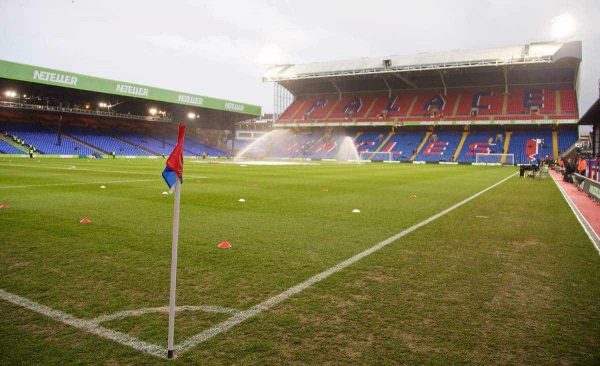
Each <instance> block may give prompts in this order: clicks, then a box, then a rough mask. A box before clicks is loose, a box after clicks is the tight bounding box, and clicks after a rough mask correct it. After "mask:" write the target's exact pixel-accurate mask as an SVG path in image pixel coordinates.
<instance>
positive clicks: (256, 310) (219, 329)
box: [175, 173, 518, 353]
mask: <svg viewBox="0 0 600 366" xmlns="http://www.w3.org/2000/svg"><path fill="white" fill-rule="evenodd" d="M517 174H518V173H514V174H511V175H509V176H508V177H506V178H504V179H502V180H500V181H499V182H497V183H495V184H492V185H491V186H489V187H487V188H485V189H483V190H481V191H479V192H477V193H475V194H474V195H472V196H470V197H468V198H466V199H464V200H462V201H460V202H458V203H456V204H454V205H452V206H450V207H448V208H447V209H445V210H443V211H440V212H439V213H437V214H435V215H433V216H431V217H429V218H427V219H425V220H423V221H421V222H419V223H418V224H415V225H413V226H411V227H409V228H408V229H405V230H403V231H401V232H399V233H398V234H396V235H393V236H391V237H389V238H387V239H385V240H383V241H381V242H379V243H377V244H375V245H374V246H372V247H370V248H368V249H366V250H364V251H362V252H360V253H358V254H356V255H354V256H352V257H350V258H348V259H346V260H345V261H342V262H340V263H338V264H336V265H335V266H333V267H331V268H329V269H327V270H325V271H323V272H321V273H319V274H316V275H314V276H312V277H310V278H309V279H307V280H306V281H304V282H301V283H299V284H297V285H295V286H292V287H290V288H288V289H287V290H285V291H283V292H282V293H280V294H278V295H275V296H273V297H271V298H269V299H267V300H265V301H263V302H261V303H259V304H257V305H254V306H252V307H251V308H249V309H247V310H244V311H240V312H239V313H237V314H235V315H233V316H232V317H231V318H229V319H227V320H225V321H223V322H221V323H219V324H217V325H215V326H213V327H211V328H209V329H206V330H205V331H203V332H201V333H198V334H196V335H194V336H192V337H190V338H188V339H186V340H185V341H183V342H182V343H181V344H179V345H177V346H175V352H176V353H183V352H185V351H187V350H189V349H191V348H193V347H195V346H197V345H198V344H200V343H202V342H205V341H207V340H209V339H210V338H212V337H214V336H216V335H218V334H221V333H224V332H226V331H228V330H229V329H231V328H233V327H234V326H236V325H238V324H240V323H242V322H244V321H245V320H247V319H248V318H250V317H253V316H255V315H258V314H260V313H262V312H265V311H267V310H269V309H271V308H272V307H274V306H275V305H277V304H279V303H281V302H283V301H285V300H287V299H288V298H290V297H292V296H294V295H296V294H298V293H300V292H302V291H304V290H306V289H307V288H309V287H312V286H313V285H314V284H316V283H318V282H321V281H323V280H324V279H326V278H328V277H329V276H331V275H333V274H334V273H336V272H339V271H341V270H343V269H344V268H346V267H349V266H351V265H352V264H354V263H356V262H358V261H359V260H361V259H363V258H365V257H367V256H369V255H371V254H373V253H375V252H377V251H378V250H380V249H382V248H384V247H386V246H388V245H390V244H392V243H393V242H395V241H396V240H398V239H400V238H402V237H404V236H406V235H408V234H410V233H412V232H413V231H415V230H417V229H419V228H421V227H423V226H425V225H427V224H429V223H431V222H432V221H435V220H437V219H439V218H440V217H442V216H444V215H446V214H447V213H449V212H451V211H454V210H455V209H457V208H459V207H461V206H463V205H464V204H466V203H468V202H470V201H472V200H474V199H475V198H477V197H479V196H481V195H482V194H484V193H485V192H487V191H489V190H491V189H494V188H495V187H497V186H499V185H500V184H502V183H504V182H506V181H507V180H509V179H510V178H512V177H514V176H515V175H517Z"/></svg>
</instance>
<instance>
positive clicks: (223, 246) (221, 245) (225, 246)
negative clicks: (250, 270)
mask: <svg viewBox="0 0 600 366" xmlns="http://www.w3.org/2000/svg"><path fill="white" fill-rule="evenodd" d="M218 247H219V248H221V249H229V248H231V244H229V242H228V241H222V242H220V243H219V245H218Z"/></svg>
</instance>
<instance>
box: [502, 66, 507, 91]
mask: <svg viewBox="0 0 600 366" xmlns="http://www.w3.org/2000/svg"><path fill="white" fill-rule="evenodd" d="M502 71H503V73H504V94H508V67H507V66H504V67H503V68H502Z"/></svg>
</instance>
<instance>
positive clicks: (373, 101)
mask: <svg viewBox="0 0 600 366" xmlns="http://www.w3.org/2000/svg"><path fill="white" fill-rule="evenodd" d="M376 102H377V98H373V100H372V101H371V105H370V106H369V108H368V109H367V113H365V117H368V116H370V115H371V111H372V110H373V108H374V107H375V103H376ZM357 137H358V136H357Z"/></svg>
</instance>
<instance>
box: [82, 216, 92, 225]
mask: <svg viewBox="0 0 600 366" xmlns="http://www.w3.org/2000/svg"><path fill="white" fill-rule="evenodd" d="M91 222H92V220H90V219H88V218H87V217H82V218H81V220H79V223H80V224H89V223H91Z"/></svg>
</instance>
